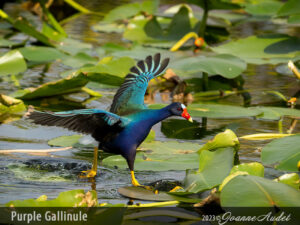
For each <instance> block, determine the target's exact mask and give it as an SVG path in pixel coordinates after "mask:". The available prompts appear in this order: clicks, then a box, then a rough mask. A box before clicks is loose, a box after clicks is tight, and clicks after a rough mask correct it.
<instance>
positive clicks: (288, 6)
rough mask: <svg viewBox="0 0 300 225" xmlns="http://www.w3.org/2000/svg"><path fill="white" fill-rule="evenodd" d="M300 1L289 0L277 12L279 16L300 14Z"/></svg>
mask: <svg viewBox="0 0 300 225" xmlns="http://www.w3.org/2000/svg"><path fill="white" fill-rule="evenodd" d="M299 12H300V3H299V1H298V0H289V1H287V2H286V3H285V4H284V5H283V6H282V7H281V8H280V9H279V10H278V12H277V16H289V15H294V14H299Z"/></svg>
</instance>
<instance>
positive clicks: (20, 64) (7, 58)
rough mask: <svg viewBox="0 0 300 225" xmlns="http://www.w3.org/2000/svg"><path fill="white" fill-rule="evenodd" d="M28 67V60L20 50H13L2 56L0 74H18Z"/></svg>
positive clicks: (0, 58)
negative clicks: (26, 60)
mask: <svg viewBox="0 0 300 225" xmlns="http://www.w3.org/2000/svg"><path fill="white" fill-rule="evenodd" d="M26 69H27V66H26V62H25V60H24V58H23V56H22V54H21V53H20V52H19V51H18V50H12V51H10V52H8V53H6V54H5V55H3V56H1V57H0V75H8V74H18V73H21V72H24V71H25V70H26Z"/></svg>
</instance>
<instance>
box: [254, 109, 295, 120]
mask: <svg viewBox="0 0 300 225" xmlns="http://www.w3.org/2000/svg"><path fill="white" fill-rule="evenodd" d="M250 109H256V110H259V111H261V112H262V113H261V114H260V115H258V116H256V117H257V118H259V119H266V120H279V119H280V118H281V117H282V116H289V117H300V110H298V109H291V108H280V107H262V106H257V107H250Z"/></svg>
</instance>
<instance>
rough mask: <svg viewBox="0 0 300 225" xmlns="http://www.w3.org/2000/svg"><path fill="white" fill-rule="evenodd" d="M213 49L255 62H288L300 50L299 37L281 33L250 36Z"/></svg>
mask: <svg viewBox="0 0 300 225" xmlns="http://www.w3.org/2000/svg"><path fill="white" fill-rule="evenodd" d="M253 46H255V48H253ZM212 49H213V51H215V52H217V53H220V54H231V55H235V56H237V57H239V58H241V59H243V60H245V61H246V62H248V63H253V64H265V63H269V64H277V63H286V62H287V61H288V60H290V59H291V58H293V57H295V56H296V54H297V52H299V51H300V48H299V38H296V37H290V36H287V35H280V34H273V35H260V36H250V37H247V38H243V39H239V40H237V41H232V42H229V43H226V44H223V45H220V46H217V47H213V48H212Z"/></svg>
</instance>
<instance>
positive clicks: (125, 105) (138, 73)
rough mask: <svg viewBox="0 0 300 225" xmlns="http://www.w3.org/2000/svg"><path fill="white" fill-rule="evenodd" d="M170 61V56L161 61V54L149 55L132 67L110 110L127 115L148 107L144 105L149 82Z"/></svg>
mask: <svg viewBox="0 0 300 225" xmlns="http://www.w3.org/2000/svg"><path fill="white" fill-rule="evenodd" d="M168 63H169V58H166V59H164V60H163V61H162V62H160V54H159V53H158V54H156V55H155V56H154V57H153V58H152V56H147V57H146V59H145V60H141V61H139V62H138V63H137V65H136V66H134V67H132V68H131V69H130V73H129V74H128V75H127V76H126V77H125V81H124V83H123V84H122V85H121V87H120V88H119V90H118V91H117V93H116V95H115V96H114V99H113V103H112V105H111V108H110V112H112V113H116V114H118V115H125V114H128V113H132V112H135V111H138V110H141V109H144V108H146V107H145V105H144V95H145V93H146V90H147V86H148V82H149V81H150V80H151V79H153V78H154V77H157V76H159V75H160V74H161V73H162V72H163V71H164V69H165V68H166V67H167V65H168Z"/></svg>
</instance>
